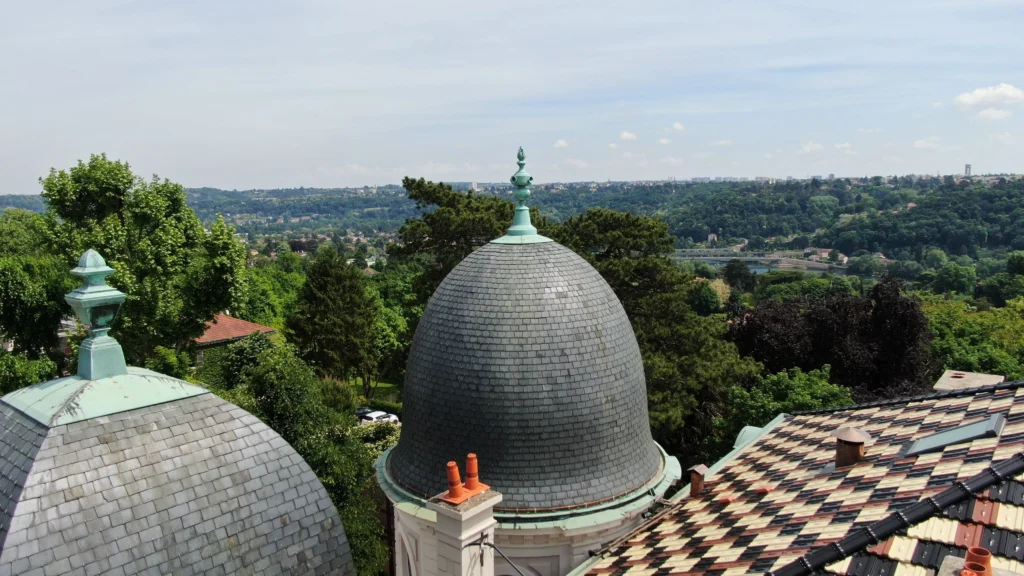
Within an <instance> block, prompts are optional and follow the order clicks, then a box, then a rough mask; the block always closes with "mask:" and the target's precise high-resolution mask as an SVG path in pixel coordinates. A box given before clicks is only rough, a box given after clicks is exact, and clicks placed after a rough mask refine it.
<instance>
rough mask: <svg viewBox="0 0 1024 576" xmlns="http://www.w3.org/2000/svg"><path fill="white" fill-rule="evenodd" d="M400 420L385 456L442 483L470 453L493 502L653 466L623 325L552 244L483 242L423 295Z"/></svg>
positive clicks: (607, 483) (596, 279)
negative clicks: (448, 466) (450, 466)
mask: <svg viewBox="0 0 1024 576" xmlns="http://www.w3.org/2000/svg"><path fill="white" fill-rule="evenodd" d="M403 397H404V401H405V403H404V404H405V410H404V417H403V423H402V426H403V431H402V436H401V439H400V440H399V443H398V446H397V447H396V448H395V449H394V450H393V451H392V453H391V456H390V458H389V462H388V466H389V469H390V472H391V474H392V475H393V477H394V478H395V480H397V481H398V482H399V483H400V484H402V485H403V486H404V487H405V488H407V489H409V490H411V491H412V492H415V493H417V494H419V495H421V496H427V497H429V496H433V495H435V494H438V493H440V492H442V491H444V490H445V489H446V488H447V484H446V477H445V463H446V462H448V461H450V460H455V461H457V462H459V463H460V467H461V466H462V465H463V464H462V462H464V459H465V457H466V454H467V453H468V452H475V453H476V454H477V455H478V457H479V460H480V470H481V481H483V482H485V483H487V484H489V485H490V486H491V487H492V488H494V489H495V490H497V491H498V492H501V494H502V496H503V502H502V503H501V505H500V508H501V509H504V510H509V509H547V508H558V507H571V506H580V505H584V504H587V503H591V502H595V501H600V500H605V499H608V498H614V497H616V496H619V495H622V494H624V493H628V492H630V491H632V490H635V489H637V488H639V487H641V486H642V485H643V484H644V483H645V482H647V481H648V480H649V479H651V478H652V477H653V476H654V475H655V474H656V473H657V472H658V469H659V467H660V465H661V456H660V453H659V451H658V449H657V447H656V445H655V443H654V441H653V440H652V438H651V433H650V428H649V426H648V418H647V392H646V386H645V382H644V371H643V363H642V360H641V357H640V350H639V348H638V346H637V342H636V337H635V336H634V334H633V329H632V326H631V325H630V323H629V319H628V318H627V317H626V314H625V312H624V310H623V309H622V305H621V304H620V303H619V301H618V299H617V298H616V296H615V293H614V292H613V291H612V290H611V288H610V287H609V286H608V284H607V283H606V282H605V281H604V279H603V278H602V277H601V275H600V274H598V272H597V271H596V270H594V268H593V267H591V266H590V265H589V264H588V263H587V262H586V261H585V260H583V259H582V258H580V257H579V256H578V255H577V254H575V253H574V252H572V251H571V250H569V249H567V248H565V247H564V246H561V245H559V244H557V243H555V242H548V243H541V244H521V245H517V244H488V245H486V246H484V247H482V248H480V249H479V250H477V251H475V252H473V253H472V254H470V255H469V256H468V257H466V258H465V259H464V260H463V261H462V263H460V264H459V265H458V266H457V267H456V268H455V269H454V270H453V271H452V272H451V273H450V274H449V275H448V276H447V277H446V278H445V280H444V282H442V283H441V286H440V287H438V289H437V291H436V292H435V293H434V295H433V297H432V298H431V300H430V302H429V303H428V305H427V308H426V310H425V312H424V314H423V317H422V319H421V320H420V322H419V325H418V327H417V329H416V335H415V338H414V339H413V343H412V347H411V349H410V352H409V361H408V365H407V368H406V380H405V387H404V389H403Z"/></svg>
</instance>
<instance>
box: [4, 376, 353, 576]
mask: <svg viewBox="0 0 1024 576" xmlns="http://www.w3.org/2000/svg"><path fill="white" fill-rule="evenodd" d="M279 573H291V574H309V575H313V574H317V575H319V574H346V575H353V574H355V570H354V567H353V564H352V554H351V551H350V549H349V545H348V540H347V539H346V537H345V532H344V528H343V527H342V523H341V519H340V518H339V517H338V513H337V511H336V510H335V508H334V506H333V504H332V503H331V500H330V498H329V496H328V494H327V492H326V490H325V489H324V487H323V486H322V485H321V484H320V482H319V481H318V480H317V478H316V475H315V474H313V471H312V470H310V468H309V466H308V465H306V463H305V461H303V459H302V457H300V456H299V455H298V454H297V453H296V452H295V450H293V449H292V447H291V446H289V445H288V443H287V442H285V441H284V439H282V438H281V437H280V436H278V435H277V434H276V433H275V432H274V431H273V430H271V429H270V428H268V427H267V426H266V425H265V424H263V423H262V422H260V421H259V420H258V419H257V418H256V417H254V416H252V415H251V414H249V413H248V412H246V411H244V410H242V409H241V408H239V407H237V406H235V405H233V404H230V403H228V402H225V401H224V400H221V399H220V398H218V397H216V396H214V395H213V394H203V395H200V396H194V397H192V398H187V399H184V400H179V401H175V402H169V403H165V404H160V405H157V406H150V407H144V408H140V409H137V410H132V411H129V412H122V413H120V414H114V415H111V416H106V417H102V418H93V419H89V420H84V421H80V422H75V423H72V424H65V425H59V426H54V427H52V428H48V427H47V426H45V425H43V424H41V423H39V422H37V421H35V420H33V419H32V418H29V417H28V416H26V415H24V414H22V413H21V412H19V411H18V410H16V409H14V408H12V407H11V406H9V405H8V404H6V403H3V402H0V575H4V576H6V575H19V576H46V575H50V574H69V575H74V576H85V575H89V574H118V575H122V576H125V575H130V574H194V575H198V574H279Z"/></svg>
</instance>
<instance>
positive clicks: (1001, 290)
mask: <svg viewBox="0 0 1024 576" xmlns="http://www.w3.org/2000/svg"><path fill="white" fill-rule="evenodd" d="M979 291H980V293H981V296H983V297H985V298H987V299H988V300H989V302H991V303H992V304H993V305H995V306H1006V303H1007V302H1008V301H1010V300H1013V299H1015V298H1019V297H1021V296H1024V275H1020V274H1009V273H1007V272H1000V273H999V274H995V275H993V276H991V277H989V278H987V279H986V280H985V281H984V282H982V283H981V286H980V288H979Z"/></svg>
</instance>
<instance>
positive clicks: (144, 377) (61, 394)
mask: <svg viewBox="0 0 1024 576" xmlns="http://www.w3.org/2000/svg"><path fill="white" fill-rule="evenodd" d="M208 393H209V391H208V390H206V389H205V388H201V387H199V386H196V385H194V384H190V383H188V382H185V381H184V380H178V379H177V378H171V377H170V376H165V375H163V374H160V373H159V372H153V371H152V370H146V369H144V368H135V367H128V368H127V372H126V373H124V374H116V375H114V376H107V377H105V378H99V379H97V380H87V379H85V378H82V377H81V376H67V377H65V378H58V379H56V380H50V381H48V382H42V383H40V384H35V385H33V386H29V387H27V388H22V389H21V390H16V391H14V392H11V393H10V394H7V395H6V396H4V397H3V398H0V401H2V402H3V403H5V404H7V405H9V406H11V407H12V408H14V409H16V410H18V411H20V412H22V413H23V414H25V415H26V416H28V417H30V418H32V419H33V420H35V421H37V422H39V423H40V424H42V425H44V426H47V427H50V428H52V427H54V426H60V425H63V424H71V423H74V422H81V421H83V420H91V419H93V418H99V417H101V416H109V415H111V414H118V413H120V412H127V411H129V410H135V409H138V408H145V407H147V406H155V405H157V404H164V403H167V402H173V401H175V400H181V399H183V398H191V397H192V396H199V395H201V394H208Z"/></svg>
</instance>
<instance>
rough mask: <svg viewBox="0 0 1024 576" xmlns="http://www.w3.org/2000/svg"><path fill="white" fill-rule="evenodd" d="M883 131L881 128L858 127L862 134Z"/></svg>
mask: <svg viewBox="0 0 1024 576" xmlns="http://www.w3.org/2000/svg"><path fill="white" fill-rule="evenodd" d="M882 131H883V130H882V129H881V128H857V132H860V133H861V134H877V133H878V132H882Z"/></svg>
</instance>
